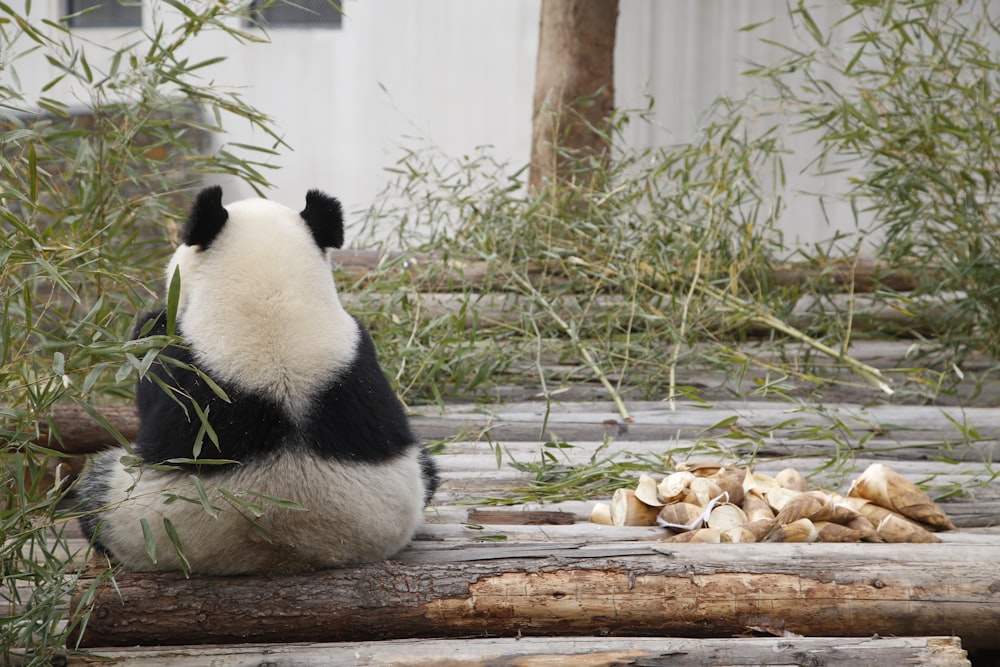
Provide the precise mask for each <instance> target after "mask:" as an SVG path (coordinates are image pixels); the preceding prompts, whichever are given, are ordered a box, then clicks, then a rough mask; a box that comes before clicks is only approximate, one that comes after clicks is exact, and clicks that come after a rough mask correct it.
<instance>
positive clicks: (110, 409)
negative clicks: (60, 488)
mask: <svg viewBox="0 0 1000 667" xmlns="http://www.w3.org/2000/svg"><path fill="white" fill-rule="evenodd" d="M97 411H98V412H99V413H100V415H101V416H102V417H104V418H105V419H106V420H107V421H108V423H109V424H111V426H113V427H114V428H115V429H116V430H117V431H118V432H119V433H121V435H122V437H124V438H125V439H126V440H129V441H131V440H134V439H135V438H136V436H137V435H139V415H138V414H136V411H135V408H134V407H133V406H131V405H106V406H101V407H99V408H98V409H97ZM49 418H50V420H51V422H52V423H53V424H54V425H55V430H53V429H52V428H50V426H49V424H48V423H47V422H41V423H40V424H39V434H38V438H37V439H36V440H35V442H36V443H37V444H40V445H43V446H45V447H49V448H51V449H55V450H57V451H62V452H66V453H67V454H93V453H94V452H99V451H101V450H102V449H107V448H108V447H111V446H112V445H114V444H115V439H114V438H113V437H112V436H111V435H110V434H109V433H108V431H107V430H106V429H105V428H104V426H102V425H101V423H100V422H99V421H97V420H96V419H94V418H93V417H91V416H90V415H89V414H87V412H86V411H85V410H84V409H83V408H81V407H80V406H78V405H74V404H65V403H60V404H56V405H54V406H52V412H51V413H49ZM57 434H58V437H57Z"/></svg>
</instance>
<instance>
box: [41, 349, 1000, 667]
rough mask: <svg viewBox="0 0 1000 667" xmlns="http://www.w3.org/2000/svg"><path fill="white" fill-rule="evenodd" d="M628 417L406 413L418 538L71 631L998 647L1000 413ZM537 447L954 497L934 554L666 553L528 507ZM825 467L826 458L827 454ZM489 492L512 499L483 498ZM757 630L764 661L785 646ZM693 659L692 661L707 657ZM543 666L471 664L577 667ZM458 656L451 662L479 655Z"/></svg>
mask: <svg viewBox="0 0 1000 667" xmlns="http://www.w3.org/2000/svg"><path fill="white" fill-rule="evenodd" d="M890 352H891V351H890ZM889 356H891V353H890V355H889ZM628 407H629V410H630V413H631V415H632V417H633V421H632V422H631V423H625V422H624V421H623V420H622V419H621V416H620V415H619V414H618V413H617V412H616V411H615V408H614V406H613V404H611V403H610V402H596V403H595V402H586V403H579V402H573V401H559V400H555V399H554V400H552V401H551V402H550V403H548V404H547V403H545V402H543V401H533V402H532V401H529V402H514V403H507V404H502V405H474V404H450V405H448V406H446V407H445V408H438V407H422V408H419V409H417V410H415V413H416V414H415V416H414V418H413V423H414V426H415V428H416V430H417V431H418V433H419V434H420V435H421V436H423V437H425V438H431V439H435V440H440V443H439V447H440V450H441V453H440V454H438V461H439V464H440V467H441V471H442V478H443V484H442V486H441V488H440V490H439V491H438V493H437V495H436V497H435V501H434V503H433V504H432V506H431V507H430V508H429V509H428V511H427V514H426V522H425V523H424V525H423V526H421V527H420V529H419V530H418V532H417V536H416V539H415V541H414V543H413V544H412V545H411V546H410V547H409V548H408V549H406V550H405V551H404V552H402V553H401V554H400V555H399V556H398V558H397V559H396V560H394V561H391V562H388V563H382V564H376V565H369V566H364V567H359V568H346V569H343V570H334V571H329V572H321V573H316V574H312V575H308V576H300V577H286V578H281V577H273V578H263V579H261V578H234V579H220V580H216V579H205V578H198V577H193V578H192V579H190V580H187V579H184V578H183V577H181V576H179V575H138V574H131V573H120V574H119V575H117V578H116V585H117V589H115V588H114V587H110V586H105V587H103V588H102V589H101V592H100V594H99V596H98V599H97V605H96V608H95V613H94V615H93V617H92V618H91V619H90V622H89V624H88V628H87V635H86V636H85V637H84V641H85V643H86V644H87V645H90V646H101V645H122V644H125V645H128V644H143V645H155V644H169V643H191V642H193V641H194V639H193V638H195V637H197V638H198V641H199V642H208V643H220V642H248V641H249V642H277V643H279V644H282V643H285V642H288V641H307V642H308V641H324V642H328V641H335V640H344V641H352V642H358V641H362V640H367V639H386V638H391V637H398V638H413V637H444V636H449V637H469V636H480V635H484V634H488V635H491V636H497V635H499V636H502V637H505V638H508V637H515V636H517V635H518V634H520V635H521V636H523V637H529V636H532V635H541V634H545V635H554V636H559V637H565V636H566V635H571V634H572V635H581V636H591V637H592V636H594V635H601V636H603V635H605V634H611V635H643V636H644V638H643V639H642V641H646V639H645V637H651V636H659V637H662V636H664V635H677V636H689V637H691V636H712V635H714V636H717V637H733V636H745V635H747V634H748V633H761V632H763V633H774V634H775V635H778V636H781V635H785V636H791V633H795V634H804V635H809V636H815V637H830V636H831V635H834V636H836V635H841V636H853V635H856V636H871V635H872V634H873V633H879V634H880V635H914V636H916V635H950V634H952V633H954V634H957V635H959V636H961V637H962V640H963V644H964V645H965V646H966V647H987V648H993V649H1000V631H998V630H997V628H998V627H1000V478H995V477H994V473H993V472H992V471H993V470H994V469H995V468H996V464H997V463H998V458H1000V456H998V439H997V435H998V434H1000V410H997V409H993V408H982V407H981V408H966V409H961V408H955V407H931V406H895V405H881V406H862V405H850V404H839V403H831V404H826V405H819V406H816V407H814V408H803V407H802V405H800V404H797V403H786V402H779V401H716V402H713V403H710V404H708V405H705V406H698V405H694V404H691V403H683V402H679V403H678V404H677V405H676V409H671V408H670V406H669V405H668V404H667V403H665V402H637V401H629V402H628ZM60 430H61V431H63V432H64V433H65V431H64V430H63V429H60ZM123 432H124V431H123ZM831 433H833V434H834V435H835V438H831V437H830V434H831ZM552 443H558V444H559V446H552ZM498 453H499V464H498ZM549 455H552V456H554V457H555V461H556V465H553V466H552V470H553V471H554V472H555V473H556V474H558V470H559V469H560V468H573V467H579V466H584V465H590V464H591V463H592V461H593V460H594V459H595V458H596V459H599V460H600V459H608V460H614V461H617V462H622V461H639V460H640V459H642V460H645V461H656V460H659V459H661V458H662V459H665V460H667V461H669V462H670V463H673V464H676V463H679V462H682V461H686V460H713V459H714V460H719V461H725V462H728V463H730V464H731V463H733V462H737V463H746V462H750V461H752V463H753V465H754V466H755V468H756V469H757V470H760V471H761V472H770V473H772V474H773V473H775V472H777V471H779V470H781V469H782V468H785V467H789V466H791V467H795V468H797V469H799V470H801V471H803V472H806V473H809V472H815V474H814V475H813V476H812V477H811V479H810V482H811V483H812V484H813V485H815V486H824V487H828V488H833V489H835V490H841V491H842V490H844V489H846V486H847V484H848V483H849V482H850V480H851V479H853V478H854V477H856V476H857V475H858V474H860V472H861V471H862V470H863V469H864V468H865V467H866V466H867V465H868V464H869V463H871V462H873V461H882V462H886V463H888V464H889V465H890V466H891V467H892V468H893V469H895V470H897V471H898V472H900V473H901V474H903V475H904V476H906V477H908V478H909V479H911V480H913V481H917V482H921V483H923V484H925V485H926V486H927V487H928V488H929V490H930V491H931V493H932V494H933V495H937V496H941V495H946V496H947V497H946V498H945V500H944V502H942V507H943V508H944V509H945V511H946V512H947V513H948V514H949V516H950V517H951V518H952V520H953V521H954V522H955V523H956V524H957V525H959V526H960V530H958V531H954V532H946V533H940V534H939V536H940V537H941V539H942V540H943V543H942V544H936V545H884V544H856V545H855V544H849V545H821V544H812V545H791V544H762V545H753V544H750V545H747V544H725V545H696V544H685V545H675V544H665V543H661V542H660V541H659V540H660V538H662V537H663V533H662V532H661V531H660V529H658V528H652V527H651V528H626V527H611V526H598V525H595V524H590V523H589V522H588V521H587V517H588V516H589V514H590V510H591V508H592V507H593V502H594V500H593V499H592V500H564V501H561V502H551V501H550V502H523V501H522V500H523V498H524V497H526V494H527V493H529V492H530V491H531V484H532V481H533V479H534V478H535V475H536V472H535V471H534V470H529V469H526V468H527V467H529V466H531V465H533V466H535V468H537V466H538V465H539V464H540V463H541V462H542V461H543V460H544V459H546V458H549ZM831 459H837V460H838V463H837V464H836V465H827V464H828V463H829V461H831ZM956 492H958V493H957V495H955V494H956ZM486 499H493V500H494V501H497V502H501V503H503V502H513V501H514V500H515V499H520V500H518V501H517V503H516V504H513V505H511V506H509V507H496V506H491V505H489V504H488V503H487V502H486ZM603 500H607V498H603ZM470 510H473V513H472V514H471V515H470V513H469V512H470ZM476 510H488V511H497V510H504V511H515V512H525V513H527V512H561V513H564V514H562V515H560V516H559V517H558V518H559V523H560V525H549V524H547V523H538V522H537V521H536V520H537V519H538V517H539V516H543V515H531V518H530V519H526V520H524V521H521V522H516V523H523V524H524V525H516V523H515V524H512V523H511V522H510V520H509V517H506V516H505V517H502V518H496V519H491V515H490V514H489V513H481V512H480V513H477V512H476ZM565 515H570V516H571V517H572V519H573V523H569V522H568V521H567V520H566V518H567V517H566V516H565ZM77 544H78V546H80V547H82V546H83V545H82V543H81V542H77ZM86 583H87V582H86V581H85V582H84V584H83V585H84V587H85V586H86ZM81 590H85V588H84V589H81ZM119 591H120V595H121V596H120V597H119ZM559 641H568V642H573V641H582V642H584V644H585V643H586V641H589V640H571V639H565V640H564V639H560V640H559ZM637 641H638V640H637ZM650 641H652V640H650ZM761 641H764V642H765V643H767V645H768V646H770V650H772V651H776V652H778V651H779V649H780V647H782V646H785V644H783V643H782V642H784V641H786V640H785V639H784V638H782V639H774V638H772V639H767V640H761ZM584 644H579V645H580V646H583V645H584ZM374 645H375V646H382V645H383V644H381V643H376V644H374ZM359 646H360V645H359ZM553 646H555V644H553ZM559 646H563V645H562V644H559ZM614 646H618V645H617V644H615V645H614ZM274 647H275V648H279V647H278V646H277V645H274ZM178 650H179V651H181V653H178V655H182V654H185V653H184V651H190V650H193V649H183V650H181V649H178ZM206 650H207V649H206ZM212 650H215V649H212ZM219 650H222V649H219ZM239 650H240V651H242V649H239ZM359 650H360V649H359ZM490 650H492V649H490ZM498 650H499V649H498ZM782 650H783V649H782ZM816 650H817V651H820V653H817V654H816V655H823V654H822V650H824V649H820V648H817V649H816ZM829 650H830V651H833V650H834V649H832V648H831V649H829ZM404 653H405V651H404ZM185 655H186V654H185ZM233 655H238V651H237V652H234V653H233ZM366 655H367V654H366ZM372 655H376V654H372ZM377 655H383V654H377ZM414 655H416V654H414ZM486 655H493V654H492V653H487V654H486ZM498 655H501V656H502V655H506V654H503V653H500V654H498ZM531 655H533V654H531ZM638 655H639V656H640V657H642V659H646V658H645V656H643V654H641V653H640V654H638ZM664 655H666V654H664ZM691 655H693V656H696V657H695V658H692V661H693V662H692V664H711V661H710V660H707V659H706V661H703V662H698V661H697V654H691ZM719 655H723V654H722V653H720V654H719ZM725 655H736V654H725ZM742 655H746V654H742ZM778 655H785V654H783V653H780V652H779V653H776V656H778ZM810 655H812V654H810ZM830 655H833V654H830ZM462 659H463V660H464V658H462ZM549 659H550V657H549V656H547V655H546V656H543V657H541V658H535V657H532V658H530V660H534V661H535V662H531V661H530V660H529V658H528V657H525V658H524V660H523V661H520V662H518V660H520V658H518V659H517V660H515V659H514V658H510V659H509V661H508V662H503V661H502V660H501V658H497V661H494V662H486V663H483V664H569V663H565V662H563V663H560V662H557V661H551V662H544V661H545V660H549ZM615 659H617V658H614V657H613V656H612V657H607V660H606V662H604V663H602V662H599V661H598V662H595V663H594V664H616V663H615V662H614V660H615ZM637 659H638V658H637ZM650 659H652V658H650ZM713 659H714V658H713ZM289 660H290V661H291V660H292V658H290V659H289ZM317 660H322V659H321V658H317ZM373 660H375V659H374V658H373ZM414 660H416V658H414ZM470 660H472V661H471V662H468V663H464V662H458V663H457V664H480V663H477V662H475V661H474V658H470ZM484 660H485V658H484ZM503 660H507V658H503ZM552 660H555V659H554V658H552ZM719 662H720V664H741V663H739V662H738V661H735V662H734V663H726V662H725V660H724V659H723V658H719ZM751 662H753V664H756V662H755V661H751ZM788 662H789V663H791V660H789V661H788ZM876 662H877V663H879V664H902V663H901V662H899V661H896V660H895V659H893V658H877V659H875V658H872V660H871V663H870V664H875V663H876ZM917 662H918V663H920V662H921V661H919V660H918V661H917ZM112 664H113V663H112ZM180 664H183V663H180ZM220 664H226V663H220ZM234 664H241V663H234ZM277 664H282V663H280V662H278V663H277ZM286 664H291V662H289V663H286ZM302 664H308V663H302ZM324 664H327V663H324ZM329 664H337V663H335V662H330V663H329ZM359 664H365V663H363V662H362V663H359ZM373 664H374V663H373ZM400 664H407V663H400ZM413 664H420V662H419V661H417V662H414V663H413ZM573 664H589V663H586V662H577V663H573ZM636 664H646V663H641V662H636ZM648 664H661V663H657V662H655V661H653V662H649V663H648ZM662 664H667V663H662ZM669 664H684V663H675V662H671V663H669ZM773 664H782V663H780V662H776V663H773ZM845 664H850V663H845ZM861 664H863V663H861ZM927 664H934V663H927ZM943 664H950V663H943Z"/></svg>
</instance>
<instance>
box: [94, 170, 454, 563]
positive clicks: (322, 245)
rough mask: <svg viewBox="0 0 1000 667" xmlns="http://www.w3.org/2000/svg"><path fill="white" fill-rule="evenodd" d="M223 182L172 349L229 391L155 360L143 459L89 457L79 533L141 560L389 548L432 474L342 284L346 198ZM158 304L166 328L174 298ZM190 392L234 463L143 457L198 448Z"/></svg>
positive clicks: (344, 559)
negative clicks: (244, 188) (339, 265)
mask: <svg viewBox="0 0 1000 667" xmlns="http://www.w3.org/2000/svg"><path fill="white" fill-rule="evenodd" d="M221 196H222V195H221V190H220V189H218V188H210V189H207V190H205V191H203V192H202V193H201V194H200V195H199V198H198V201H197V202H196V205H195V207H194V209H193V211H192V215H191V219H190V220H189V223H188V228H187V231H186V232H185V234H186V236H185V243H184V244H183V245H181V246H180V247H179V248H178V249H177V250H176V252H175V253H174V255H173V258H172V260H171V261H170V264H169V266H168V269H167V284H168V286H169V284H170V281H171V280H172V278H173V276H174V272H175V271H177V272H178V273H179V276H180V281H181V283H180V288H181V289H180V295H179V303H178V309H177V323H178V333H179V334H181V335H182V337H183V342H184V345H183V346H171V347H170V348H168V349H167V350H166V351H165V354H167V353H169V354H167V356H173V357H175V358H177V359H180V360H181V361H184V362H186V363H190V364H191V365H193V366H196V367H197V368H198V369H199V371H200V372H201V373H204V374H206V375H207V376H209V377H211V378H212V380H214V381H215V382H216V383H218V385H219V386H221V387H223V389H224V390H225V391H226V392H227V394H228V397H227V398H226V399H225V400H224V399H222V398H220V397H219V396H218V395H217V393H216V392H215V391H214V389H212V388H211V386H210V385H207V384H206V383H205V382H204V381H203V380H202V376H200V375H199V373H197V372H194V371H190V370H187V369H178V367H176V365H171V364H169V363H160V362H157V364H156V365H155V366H154V368H153V372H154V373H155V374H156V375H157V377H158V378H159V379H160V380H161V384H163V383H165V384H168V385H170V386H173V387H175V391H174V393H173V395H170V393H169V392H166V391H163V390H162V389H161V388H160V387H158V386H156V385H155V383H153V382H152V381H151V380H150V379H148V378H147V379H146V380H143V381H140V384H139V391H138V397H137V398H138V405H139V412H140V417H141V419H142V426H141V428H140V435H139V438H138V439H137V441H136V443H135V454H137V455H138V456H139V457H140V458H141V459H143V464H141V465H134V466H129V465H126V462H132V459H131V455H129V454H128V452H126V451H125V450H124V449H121V448H115V449H111V450H108V451H106V452H103V453H102V454H100V455H98V456H97V457H96V458H95V459H94V461H92V462H91V465H90V466H89V469H88V471H87V472H86V473H85V475H84V476H83V478H82V480H81V484H80V494H81V496H82V497H83V502H82V509H83V510H84V514H83V517H82V518H81V522H82V523H83V525H84V528H85V531H86V532H87V533H88V534H89V535H90V536H91V537H92V539H93V541H94V543H95V545H96V546H98V547H99V548H101V549H102V550H104V551H106V552H108V553H109V554H110V555H112V556H113V557H114V558H115V559H116V560H118V561H119V562H121V563H122V564H123V565H125V566H126V567H129V568H132V569H136V570H175V569H190V571H191V572H193V573H199V574H222V575H229V574H250V573H281V572H296V571H304V570H311V569H317V568H324V567H336V566H340V565H345V564H350V563H360V562H370V561H376V560H381V559H384V558H387V557H390V556H392V555H393V554H395V553H396V552H398V551H399V550H400V549H402V548H403V547H404V546H405V545H406V544H407V542H408V541H409V540H410V539H411V538H412V535H413V533H414V531H415V529H416V527H417V526H418V525H419V523H420V522H421V520H422V517H423V508H424V505H425V503H426V501H427V500H428V499H429V497H430V495H431V494H432V493H433V490H434V488H435V486H436V481H437V478H436V474H435V468H434V465H433V463H432V462H431V461H430V460H429V459H428V457H427V455H426V453H425V452H424V451H423V448H422V447H421V446H420V445H419V443H417V441H416V440H415V439H414V438H413V436H412V434H411V433H410V431H409V425H408V423H407V420H406V417H405V414H404V412H403V409H402V406H401V404H400V403H399V401H398V399H396V397H395V395H394V394H393V393H392V391H391V388H390V387H389V385H388V382H387V380H386V379H385V377H384V376H383V375H382V373H381V370H380V369H379V367H378V364H377V361H376V360H375V354H374V347H373V345H372V343H371V339H370V336H368V333H367V331H365V330H364V328H363V327H362V326H361V325H360V324H359V323H358V322H357V321H356V320H355V319H354V318H353V317H352V316H351V315H349V314H348V313H347V312H346V311H345V310H344V309H343V307H342V306H341V303H340V300H339V298H338V295H337V289H336V286H335V285H334V282H333V279H332V274H331V267H330V263H329V258H328V256H327V250H328V249H329V248H330V247H339V245H340V243H341V242H342V238H343V222H342V219H341V216H340V208H339V204H337V202H336V200H334V199H332V198H330V197H328V196H326V195H323V194H322V193H318V192H316V191H312V192H310V193H309V196H308V197H307V207H306V209H305V210H303V211H302V212H301V213H296V212H295V211H293V210H291V209H289V208H286V207H284V206H281V205H279V204H276V203H274V202H270V201H267V200H264V199H252V200H246V201H241V202H237V203H234V204H230V205H228V206H226V207H225V208H223V207H222V204H221ZM147 319H148V321H149V322H151V323H152V333H165V332H166V323H165V319H166V316H165V315H164V313H163V312H162V311H159V312H157V313H153V314H151V315H150V316H149V317H148V318H147ZM149 326H150V324H146V327H147V328H149ZM190 403H196V404H198V405H202V404H204V405H203V406H202V408H201V409H202V410H203V411H205V410H207V412H208V416H207V418H208V420H209V423H210V424H211V425H212V427H213V429H214V430H215V432H216V433H217V437H218V440H219V445H218V450H216V449H215V445H214V444H213V443H211V442H210V440H211V438H209V437H205V436H204V434H202V435H203V446H202V452H201V458H202V459H204V458H210V459H211V458H222V459H227V458H228V459H233V460H236V461H238V463H236V464H229V465H222V466H215V465H209V464H205V465H200V464H198V463H196V462H195V463H193V462H191V461H190V460H188V461H187V462H182V463H180V464H178V465H176V466H174V467H175V468H176V469H162V467H161V466H148V465H145V464H161V463H163V462H165V461H176V460H178V459H185V458H187V459H190V457H191V456H193V441H194V440H195V434H196V433H198V431H199V429H201V428H202V427H201V423H200V420H199V418H198V417H197V415H196V414H195V412H196V410H194V409H193V408H192V407H191V406H190ZM213 417H214V418H215V421H213ZM194 477H196V478H197V479H198V480H199V486H200V488H199V486H196V484H195V482H194V481H192V480H193V478H194ZM202 492H204V496H202V495H201V494H202ZM269 498H277V499H281V500H287V501H291V502H292V503H295V504H297V505H298V506H301V509H298V508H295V507H290V506H288V504H287V503H283V502H280V501H278V502H274V501H272V500H269ZM205 499H207V501H208V504H209V505H210V507H208V508H206V507H205V504H206V503H205ZM168 526H169V527H170V528H171V529H172V530H173V531H174V532H175V533H176V538H177V540H178V541H179V543H180V547H181V549H180V553H178V549H177V548H176V545H175V540H174V539H173V538H172V537H171V536H170V535H169V532H168ZM150 539H151V540H152V542H153V549H152V550H153V552H154V554H152V555H151V554H150V548H149V544H148V541H149V540H150ZM181 554H183V556H181Z"/></svg>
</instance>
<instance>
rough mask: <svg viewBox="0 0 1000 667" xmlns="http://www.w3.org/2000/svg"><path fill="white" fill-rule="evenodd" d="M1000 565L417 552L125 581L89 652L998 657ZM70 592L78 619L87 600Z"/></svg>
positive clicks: (670, 551)
mask: <svg viewBox="0 0 1000 667" xmlns="http://www.w3.org/2000/svg"><path fill="white" fill-rule="evenodd" d="M997 582H1000V562H998V561H997V559H996V547H995V546H978V545H970V544H907V545H902V544H895V545H883V544H738V545H736V544H725V545H717V544H716V545H698V544H684V545H669V544H666V543H622V542H617V543H605V544H594V545H592V546H587V545H582V544H571V543H551V544H543V543H524V544H513V543H481V544H475V545H467V544H462V545H455V544H454V543H451V544H449V543H435V542H426V541H418V542H414V544H413V545H412V546H411V547H410V548H408V549H407V550H406V551H404V552H403V553H402V554H400V556H399V560H396V561H389V562H383V563H376V564H372V565H365V566H359V567H352V568H344V569H337V570H327V571H322V572H316V573H312V574H308V575H297V576H273V577H233V578H223V577H214V578H212V577H192V578H190V579H187V578H184V577H183V576H182V575H180V574H148V573H146V574H144V573H132V572H119V573H118V574H116V576H115V582H114V584H113V585H112V584H109V583H106V582H105V583H101V584H100V585H98V586H97V588H96V590H94V591H93V594H94V596H95V597H94V599H95V607H94V611H93V613H92V615H91V617H90V620H89V622H88V623H87V625H86V629H85V631H84V634H83V637H82V638H81V639H82V646H124V645H134V644H145V645H150V644H158V645H167V644H191V643H195V642H199V643H238V642H269V641H275V642H294V641H364V640H374V639H397V638H415V637H468V636H483V635H492V636H506V637H513V636H521V635H525V636H527V635H535V636H539V635H547V634H548V635H562V636H567V635H630V636H637V635H640V636H641V635H654V636H664V635H666V636H681V637H684V636H686V637H712V636H714V637H726V636H732V635H742V634H745V633H751V632H764V633H768V634H773V635H776V636H783V635H785V634H787V633H792V634H791V636H795V635H806V636H863V637H867V636H871V635H872V634H878V635H880V636H888V635H897V636H926V635H952V634H960V635H961V637H962V642H963V645H964V646H965V647H966V648H968V647H987V648H1000V633H998V632H997V618H998V617H1000V598H998V597H997V595H996V591H995V589H996V586H997ZM92 583H93V582H92V581H88V579H87V578H86V577H84V579H83V580H82V581H80V582H79V584H78V589H77V594H76V595H75V596H74V598H75V599H74V601H73V603H72V607H73V608H77V605H79V604H81V600H82V599H83V596H86V595H88V594H89V593H90V591H88V588H89V587H90V585H91V584H92Z"/></svg>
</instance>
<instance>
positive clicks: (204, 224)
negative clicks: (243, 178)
mask: <svg viewBox="0 0 1000 667" xmlns="http://www.w3.org/2000/svg"><path fill="white" fill-rule="evenodd" d="M228 219H229V213H228V212H227V211H226V209H225V208H223V207H222V188H221V187H219V186H218V185H214V186H212V187H210V188H205V189H204V190H202V191H201V192H199V193H198V197H197V199H195V200H194V206H193V207H192V208H191V215H190V216H188V221H187V226H186V227H185V228H184V243H185V244H187V245H190V246H200V247H201V249H202V250H205V249H206V248H208V246H210V245H212V241H214V240H215V237H216V236H218V235H219V232H220V231H222V227H223V225H225V224H226V220H228Z"/></svg>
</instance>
